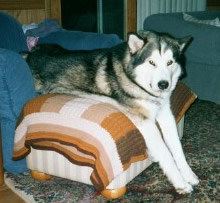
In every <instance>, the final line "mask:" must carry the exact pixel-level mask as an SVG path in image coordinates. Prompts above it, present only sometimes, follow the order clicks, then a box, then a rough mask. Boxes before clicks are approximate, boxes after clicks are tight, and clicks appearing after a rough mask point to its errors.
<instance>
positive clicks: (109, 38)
mask: <svg viewBox="0 0 220 203" xmlns="http://www.w3.org/2000/svg"><path fill="white" fill-rule="evenodd" d="M121 42H122V40H121V39H120V38H119V37H118V36H117V35H115V34H99V33H93V32H81V31H66V30H63V31H58V32H53V33H51V34H49V35H48V36H46V37H43V38H40V39H39V44H58V45H60V46H62V47H63V48H66V49H69V50H91V49H99V48H110V47H113V46H115V45H117V44H119V43H121Z"/></svg>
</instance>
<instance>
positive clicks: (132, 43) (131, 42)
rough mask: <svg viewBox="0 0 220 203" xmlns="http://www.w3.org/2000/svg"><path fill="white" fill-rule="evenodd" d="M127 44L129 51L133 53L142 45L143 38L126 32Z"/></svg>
mask: <svg viewBox="0 0 220 203" xmlns="http://www.w3.org/2000/svg"><path fill="white" fill-rule="evenodd" d="M128 46H129V48H130V52H131V53H132V54H135V53H136V52H137V51H138V50H139V49H141V48H142V47H143V46H144V40H143V39H142V38H141V37H140V36H138V35H137V34H134V33H129V34H128Z"/></svg>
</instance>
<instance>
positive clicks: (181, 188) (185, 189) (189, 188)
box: [175, 183, 193, 194]
mask: <svg viewBox="0 0 220 203" xmlns="http://www.w3.org/2000/svg"><path fill="white" fill-rule="evenodd" d="M175 188H176V191H177V192H178V193H179V194H187V193H191V192H192V191H193V188H192V186H191V185H190V184H188V183H185V184H184V185H182V186H179V187H178V186H177V187H175Z"/></svg>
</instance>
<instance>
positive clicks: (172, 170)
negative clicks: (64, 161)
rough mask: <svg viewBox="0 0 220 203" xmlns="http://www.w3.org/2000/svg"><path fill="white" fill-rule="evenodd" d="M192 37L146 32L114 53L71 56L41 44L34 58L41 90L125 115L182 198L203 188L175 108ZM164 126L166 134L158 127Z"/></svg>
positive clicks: (32, 63)
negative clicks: (92, 102)
mask: <svg viewBox="0 0 220 203" xmlns="http://www.w3.org/2000/svg"><path fill="white" fill-rule="evenodd" d="M190 41H191V37H184V38H180V39H176V38H173V37H171V36H169V35H167V34H162V33H156V32H152V31H142V32H140V33H138V34H135V33H132V34H129V35H128V40H127V42H124V43H122V44H119V45H117V46H115V47H113V48H108V49H99V50H92V51H69V50H65V49H63V48H61V47H59V46H57V45H40V46H38V47H36V48H35V49H34V50H33V51H32V52H31V53H30V54H29V55H28V56H27V62H28V64H29V66H30V68H31V71H32V74H33V77H34V81H35V86H36V90H37V91H38V92H40V93H43V94H45V93H65V94H74V95H79V96H83V97H87V98H92V99H97V100H100V101H104V102H108V103H110V104H112V105H114V106H116V107H117V108H119V109H120V110H121V111H123V112H124V113H125V114H126V115H127V116H128V117H129V118H130V119H131V121H132V122H133V123H134V124H135V125H136V127H137V128H138V129H139V131H140V132H141V133H142V135H143V136H144V138H145V141H146V145H147V149H148V154H149V155H150V156H151V157H152V159H153V160H154V161H156V162H159V164H160V167H161V168H162V170H163V172H164V173H165V174H166V176H167V177H168V179H169V181H170V182H171V183H172V184H173V186H174V187H175V189H176V191H177V192H178V193H181V194H184V193H190V192H191V191H192V190H193V188H192V186H193V185H196V184H198V183H199V180H198V178H197V176H196V175H195V174H194V173H193V172H192V170H191V168H190V167H189V165H188V164H187V162H186V159H185V156H184V153H183V149H182V146H181V143H180V140H179V137H178V132H177V127H176V122H175V119H174V116H173V114H172V112H171V108H170V96H171V93H172V91H173V90H174V88H175V86H176V83H177V81H178V79H179V77H180V75H181V72H182V71H181V60H182V57H183V52H184V50H185V48H186V46H187V45H188V44H189V42H190ZM156 122H158V123H159V125H160V128H161V130H162V133H163V138H162V137H161V133H160V131H159V130H158V127H157V126H156Z"/></svg>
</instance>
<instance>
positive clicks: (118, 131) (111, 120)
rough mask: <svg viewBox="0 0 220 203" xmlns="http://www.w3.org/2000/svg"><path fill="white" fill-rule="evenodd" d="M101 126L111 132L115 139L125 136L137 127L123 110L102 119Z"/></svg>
mask: <svg viewBox="0 0 220 203" xmlns="http://www.w3.org/2000/svg"><path fill="white" fill-rule="evenodd" d="M101 126H102V127H103V128H104V129H106V130H107V131H108V132H109V133H110V135H111V136H112V138H113V139H114V140H115V141H117V140H118V139H120V138H121V137H122V136H125V135H126V134H127V133H128V132H129V131H131V130H133V129H136V127H135V126H134V124H133V123H132V122H131V121H130V120H129V119H128V118H127V117H126V116H125V115H124V114H123V113H122V112H116V113H112V114H110V115H109V116H108V117H106V118H105V119H104V120H103V121H102V123H101Z"/></svg>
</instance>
